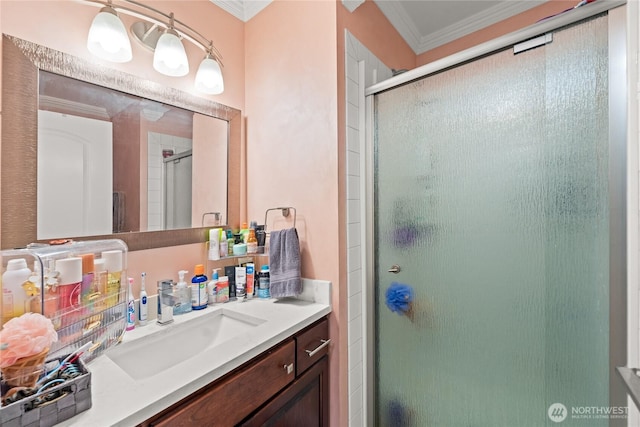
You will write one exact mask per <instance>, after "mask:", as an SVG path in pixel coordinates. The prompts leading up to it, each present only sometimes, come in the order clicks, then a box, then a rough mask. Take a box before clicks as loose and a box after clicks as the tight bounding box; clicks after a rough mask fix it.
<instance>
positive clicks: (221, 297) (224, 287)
mask: <svg viewBox="0 0 640 427" xmlns="http://www.w3.org/2000/svg"><path fill="white" fill-rule="evenodd" d="M216 288H217V290H218V302H227V301H229V278H228V277H227V276H221V277H220V278H219V279H218V284H217V285H216Z"/></svg>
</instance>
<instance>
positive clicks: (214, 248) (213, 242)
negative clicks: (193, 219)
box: [209, 228, 220, 261]
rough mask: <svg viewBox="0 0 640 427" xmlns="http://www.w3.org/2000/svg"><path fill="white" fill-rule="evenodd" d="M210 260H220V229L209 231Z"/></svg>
mask: <svg viewBox="0 0 640 427" xmlns="http://www.w3.org/2000/svg"><path fill="white" fill-rule="evenodd" d="M209 259H210V260H211V261H216V260H219V259H220V229H219V228H212V229H211V230H209Z"/></svg>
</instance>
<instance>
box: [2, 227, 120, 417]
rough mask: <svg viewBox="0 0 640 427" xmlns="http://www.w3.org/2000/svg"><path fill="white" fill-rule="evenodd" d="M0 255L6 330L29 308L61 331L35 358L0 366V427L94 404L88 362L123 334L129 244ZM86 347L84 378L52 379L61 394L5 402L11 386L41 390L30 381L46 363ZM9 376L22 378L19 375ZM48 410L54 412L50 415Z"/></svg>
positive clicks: (43, 248)
mask: <svg viewBox="0 0 640 427" xmlns="http://www.w3.org/2000/svg"><path fill="white" fill-rule="evenodd" d="M0 256H1V257H2V267H3V270H2V271H3V274H2V304H1V305H0V315H1V317H0V324H1V326H2V328H3V329H5V325H7V322H9V321H11V319H14V318H19V317H21V316H23V315H24V313H39V314H41V315H43V316H44V317H46V318H47V319H49V320H50V321H51V324H52V325H53V328H54V329H55V332H56V333H57V341H54V342H52V343H51V345H50V347H49V348H48V349H45V350H44V351H43V352H42V354H39V355H34V356H31V357H30V358H33V359H35V360H34V361H31V360H28V359H30V358H19V359H18V361H17V362H16V363H15V364H14V365H12V366H9V367H7V366H4V365H5V364H3V363H0V364H1V365H3V366H2V369H1V370H0V372H2V378H1V379H2V381H1V385H2V401H3V405H2V406H0V421H1V422H0V425H2V426H5V425H13V424H12V423H16V422H17V424H15V425H22V426H27V425H28V426H31V425H34V426H36V425H39V426H46V425H53V424H55V423H58V422H61V421H63V420H64V419H67V418H70V417H72V416H74V415H75V414H77V413H78V412H81V411H83V410H86V409H88V408H89V407H91V388H90V378H91V375H90V373H89V371H88V369H87V368H86V365H85V364H84V363H89V362H90V361H91V360H93V359H94V358H95V357H97V356H99V355H100V354H102V353H104V351H105V350H107V349H108V348H110V347H112V346H114V345H115V344H117V343H118V342H119V341H120V340H121V338H122V335H123V333H124V331H125V327H126V297H125V292H126V286H123V283H124V281H126V277H127V275H126V265H127V246H126V244H125V243H124V242H123V241H122V240H118V239H109V240H94V241H82V242H70V243H66V244H62V245H40V244H34V245H30V246H29V247H28V248H26V249H15V250H4V251H1V252H0ZM28 316H29V315H26V317H28ZM40 318H41V317H40ZM17 320H18V319H16V321H17ZM14 323H15V321H14ZM47 323H48V321H47ZM7 326H10V325H7ZM7 329H8V327H7ZM3 347H7V348H11V346H10V345H8V344H7V343H2V342H0V362H1V361H2V352H3V350H1V349H2V348H3ZM81 348H84V349H86V351H84V352H83V355H82V359H81V360H82V361H83V363H82V365H81V371H82V372H81V375H76V376H74V377H73V378H72V379H70V378H68V379H65V381H64V382H62V381H59V382H57V383H55V384H52V385H51V386H52V387H55V388H56V390H63V389H64V393H62V392H61V393H60V395H59V396H58V397H57V398H56V399H52V400H49V401H47V402H44V403H46V404H44V403H43V402H40V403H39V404H38V405H35V404H34V403H33V402H34V401H36V400H38V401H40V400H41V399H40V398H39V397H38V395H36V396H35V397H33V396H27V397H25V398H24V399H22V400H19V401H16V402H15V403H7V402H5V397H7V392H8V391H9V388H10V387H15V386H16V385H18V386H25V387H27V388H30V387H31V388H40V387H41V386H42V385H43V384H42V383H38V384H37V385H35V387H34V386H33V383H34V381H37V380H38V378H40V379H41V377H42V375H43V373H44V372H45V371H46V370H45V367H44V366H43V365H44V362H45V360H46V361H47V368H48V367H49V365H51V364H52V361H55V360H61V359H63V358H64V357H66V356H68V355H71V354H74V353H76V352H77V351H78V350H79V349H81ZM6 360H8V359H7V358H5V361H6ZM78 361H80V359H78ZM54 365H55V364H54ZM76 369H79V367H78V366H76ZM9 376H14V377H19V380H17V379H16V378H9ZM10 383H13V384H10ZM54 391H55V390H53V388H52V389H49V388H47V389H46V390H42V392H41V393H40V394H45V393H47V395H48V396H49V397H51V396H52V393H53V392H54ZM14 392H15V390H14ZM54 408H55V409H54ZM16 411H17V413H19V415H16ZM51 411H54V412H55V414H56V415H55V416H53V415H51ZM45 414H46V415H45ZM14 420H17V421H14ZM36 420H37V422H36Z"/></svg>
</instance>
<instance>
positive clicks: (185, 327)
mask: <svg viewBox="0 0 640 427" xmlns="http://www.w3.org/2000/svg"><path fill="white" fill-rule="evenodd" d="M264 322H265V320H264V319H260V318H257V317H253V316H247V315H246V314H240V313H237V312H235V311H233V310H229V309H226V308H222V309H218V310H216V311H215V312H212V313H207V314H206V315H202V316H200V317H197V318H195V319H190V320H188V321H186V322H182V323H174V324H170V325H167V326H156V327H157V328H161V329H160V330H159V331H158V332H155V333H153V334H150V335H147V336H145V337H141V338H139V339H136V340H134V341H131V342H124V343H121V344H119V345H117V346H116V347H114V348H113V349H111V350H110V351H109V352H107V354H106V355H107V357H108V358H109V359H111V360H112V361H113V362H115V363H116V365H118V366H119V367H120V368H121V369H122V370H124V371H125V372H126V373H127V374H129V375H130V376H131V377H132V378H133V379H136V380H140V379H144V378H148V377H151V376H153V375H157V374H160V373H162V372H164V371H165V369H168V368H170V367H172V366H175V365H177V364H180V363H184V362H187V361H188V360H189V359H190V358H191V357H193V356H195V355H197V354H198V353H200V352H202V351H203V350H206V349H209V348H212V347H215V346H218V345H220V344H222V343H224V342H226V341H229V340H230V339H233V338H238V337H241V336H242V334H244V333H246V332H248V331H251V330H253V329H254V328H255V327H256V326H258V325H260V324H262V323H264Z"/></svg>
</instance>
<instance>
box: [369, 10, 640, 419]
mask: <svg viewBox="0 0 640 427" xmlns="http://www.w3.org/2000/svg"><path fill="white" fill-rule="evenodd" d="M626 3H627V2H626V1H623V0H621V1H614V0H612V1H608V0H601V1H597V2H594V3H590V4H588V5H585V6H583V7H580V8H578V9H574V10H573V11H571V12H570V13H565V14H562V15H558V16H556V17H554V18H550V19H547V20H545V21H542V22H539V23H537V24H534V25H531V26H529V27H526V28H524V29H522V30H519V31H516V32H513V33H510V34H507V35H505V36H502V37H499V38H497V39H494V40H491V41H489V42H486V43H483V44H480V45H478V46H475V47H472V48H470V49H467V50H464V51H462V52H459V53H456V54H454V55H451V56H448V57H446V58H443V59H440V60H437V61H434V62H432V63H430V64H426V65H424V66H421V67H418V68H415V69H413V70H410V71H407V72H405V73H403V74H400V75H398V76H395V77H393V78H391V79H388V80H385V81H383V82H381V83H378V84H375V85H373V86H371V87H369V88H367V89H365V153H364V163H365V173H364V180H365V183H364V187H365V192H364V209H363V212H364V224H365V225H364V227H365V229H364V240H365V243H366V244H365V245H364V248H365V249H364V252H365V253H364V256H365V260H366V265H365V266H364V271H365V280H364V283H365V284H374V286H375V283H376V281H375V280H376V274H375V271H376V264H375V260H376V259H375V248H374V243H375V240H374V236H375V234H374V227H375V222H374V221H375V218H374V211H373V210H374V202H375V193H374V191H375V189H374V160H375V159H374V152H373V151H374V150H373V148H374V121H373V116H374V97H375V95H376V94H378V93H381V92H385V91H388V90H392V89H394V88H396V87H399V86H402V85H404V84H407V83H410V82H413V81H415V80H420V79H423V78H426V77H428V76H429V75H432V74H435V73H437V72H440V71H442V70H445V69H447V68H451V67H455V66H458V65H460V64H463V63H465V62H469V61H473V60H475V59H477V58H480V57H482V56H486V55H489V54H491V53H494V52H497V51H499V50H502V49H505V48H508V47H511V46H513V45H515V44H517V43H520V42H522V41H525V40H528V39H531V38H533V37H536V36H540V35H543V34H545V33H548V32H552V31H555V30H558V29H561V28H562V27H565V26H568V25H571V24H573V23H576V22H579V21H582V20H586V19H588V18H591V17H593V16H596V15H598V14H601V13H604V12H608V31H609V34H608V37H609V41H608V44H609V51H608V53H609V92H608V94H609V165H610V167H609V197H610V200H609V208H610V212H609V218H610V219H609V233H610V237H609V313H610V314H609V368H610V375H609V405H610V406H625V407H626V406H628V402H629V399H628V398H627V393H626V391H625V389H624V386H623V385H622V383H621V382H620V379H619V378H618V377H617V375H616V374H615V368H616V367H618V366H626V365H627V69H626V59H627V58H626V57H627V21H626V14H627V8H626V7H625V6H626ZM611 165H615V166H614V167H611ZM363 292H365V295H364V298H365V306H366V307H369V308H370V309H369V310H366V319H365V321H366V333H365V344H364V345H365V354H366V358H365V375H364V384H363V386H364V390H366V393H367V395H366V408H365V414H366V420H367V421H366V422H367V425H373V424H372V423H373V422H374V420H375V419H376V415H375V404H376V395H375V393H376V387H377V386H376V384H375V378H376V371H375V366H376V360H375V353H376V346H375V335H376V334H375V314H376V313H375V307H376V300H375V289H374V288H372V287H371V286H370V287H367V286H363ZM616 421H623V423H620V424H618V422H616ZM626 423H627V420H615V421H614V420H612V421H610V425H626Z"/></svg>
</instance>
